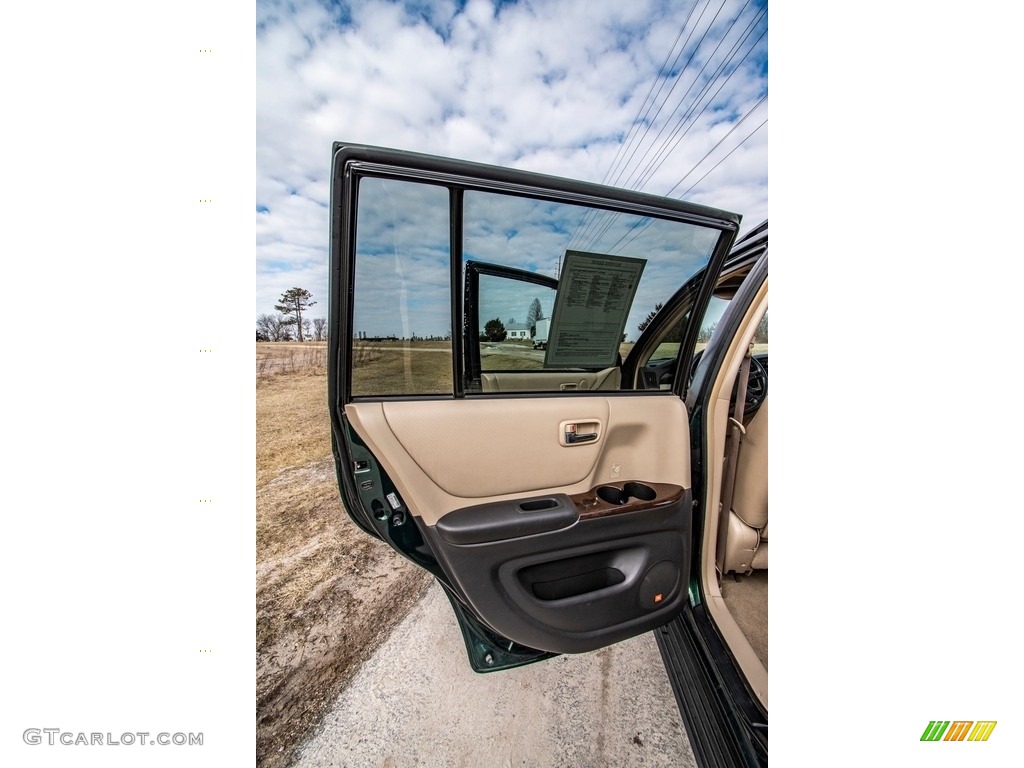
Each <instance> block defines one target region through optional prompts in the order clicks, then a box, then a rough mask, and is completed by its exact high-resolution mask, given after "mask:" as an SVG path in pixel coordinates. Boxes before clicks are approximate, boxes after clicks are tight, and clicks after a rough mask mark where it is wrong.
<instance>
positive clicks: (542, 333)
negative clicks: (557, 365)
mask: <svg viewBox="0 0 1024 768" xmlns="http://www.w3.org/2000/svg"><path fill="white" fill-rule="evenodd" d="M550 325H551V318H549V317H545V318H543V319H542V320H538V321H537V331H536V333H534V334H533V348H534V349H547V346H548V327H549V326H550Z"/></svg>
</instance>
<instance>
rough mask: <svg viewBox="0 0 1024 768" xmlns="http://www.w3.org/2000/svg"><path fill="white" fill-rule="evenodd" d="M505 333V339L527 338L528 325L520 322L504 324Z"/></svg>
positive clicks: (528, 336) (528, 334) (528, 333)
mask: <svg viewBox="0 0 1024 768" xmlns="http://www.w3.org/2000/svg"><path fill="white" fill-rule="evenodd" d="M505 333H507V334H508V336H507V337H506V340H507V341H517V340H522V339H526V340H529V339H530V326H528V325H523V324H521V323H511V324H509V325H506V326H505Z"/></svg>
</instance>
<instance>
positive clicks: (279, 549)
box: [256, 344, 429, 768]
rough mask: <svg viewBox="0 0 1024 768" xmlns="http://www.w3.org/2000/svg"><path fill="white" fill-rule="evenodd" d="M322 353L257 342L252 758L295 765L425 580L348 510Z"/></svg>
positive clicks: (270, 765) (276, 766)
mask: <svg viewBox="0 0 1024 768" xmlns="http://www.w3.org/2000/svg"><path fill="white" fill-rule="evenodd" d="M325 352H326V350H324V348H323V345H316V346H314V345H309V346H308V347H306V345H288V344H281V345H277V344H259V345H257V377H256V411H257V413H256V443H257V449H256V476H257V488H256V525H257V537H256V646H257V659H256V761H257V765H259V766H265V768H280V766H285V765H288V764H289V763H291V762H292V761H293V760H294V757H295V755H294V753H295V748H296V746H297V745H298V743H299V741H300V740H301V739H302V738H303V737H305V736H306V735H307V734H308V732H309V730H310V728H311V727H312V726H314V725H316V724H317V723H318V722H319V720H320V718H321V717H322V715H323V713H324V711H325V710H326V709H327V708H328V707H329V706H330V705H331V704H332V702H333V701H334V700H335V699H336V698H337V695H338V694H339V692H340V691H341V690H342V689H343V688H344V686H345V685H346V683H347V682H348V681H349V680H350V679H351V678H352V675H353V674H354V673H355V671H356V670H357V669H358V667H359V665H360V664H361V663H362V662H363V661H364V660H365V659H366V658H367V657H369V656H370V655H371V654H372V653H373V651H374V650H375V649H376V648H377V647H378V646H379V645H380V644H381V643H382V642H383V641H384V640H385V639H386V638H387V636H388V635H389V633H390V632H391V630H392V628H393V626H394V624H395V623H396V622H397V621H398V620H399V619H400V618H401V617H402V616H404V614H405V613H406V611H407V610H408V608H409V607H410V606H412V605H413V604H415V603H416V602H417V601H419V600H420V598H421V597H422V596H423V594H424V591H425V589H426V588H427V586H428V583H429V580H428V578H427V576H426V575H425V574H424V573H423V572H421V571H420V570H418V569H416V568H415V567H413V566H412V565H410V564H409V563H407V562H406V561H405V560H403V559H402V558H400V557H399V556H398V555H396V554H395V553H394V552H392V551H391V550H390V549H389V548H388V547H387V546H386V545H384V544H383V543H379V542H377V541H375V540H373V539H371V538H370V537H369V536H367V535H366V534H364V533H363V532H362V531H360V530H359V529H358V528H356V526H355V525H354V524H353V523H352V522H351V521H350V520H349V518H348V516H347V515H346V513H345V510H344V508H343V506H342V504H341V499H340V497H339V495H338V490H337V485H336V482H335V476H334V460H333V458H332V457H331V455H330V423H329V420H328V414H327V379H326V372H325V368H324V365H323V363H322V362H319V361H320V359H321V356H322V355H324V354H325ZM261 357H262V358H263V359H264V361H265V362H264V364H263V366H262V372H261V370H260V363H259V361H260V359H261Z"/></svg>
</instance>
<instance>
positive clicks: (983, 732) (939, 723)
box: [921, 720, 996, 741]
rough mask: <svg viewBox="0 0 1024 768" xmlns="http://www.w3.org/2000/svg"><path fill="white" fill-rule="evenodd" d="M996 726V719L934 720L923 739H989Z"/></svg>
mask: <svg viewBox="0 0 1024 768" xmlns="http://www.w3.org/2000/svg"><path fill="white" fill-rule="evenodd" d="M995 727H996V721H995V720H978V721H977V722H975V721H974V720H954V721H953V722H950V721H949V720H932V721H931V722H930V723H928V727H927V728H925V729H924V733H923V734H922V735H921V741H988V737H989V736H991V735H992V731H994V730H995Z"/></svg>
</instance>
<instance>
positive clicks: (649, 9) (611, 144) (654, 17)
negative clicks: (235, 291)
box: [255, 0, 768, 314]
mask: <svg viewBox="0 0 1024 768" xmlns="http://www.w3.org/2000/svg"><path fill="white" fill-rule="evenodd" d="M689 5H690V4H689V3H688V2H668V1H664V2H659V1H656V0H648V2H635V3H620V2H617V1H615V0H607V1H604V2H594V1H593V0H568V1H566V2H520V3H515V4H511V5H506V4H502V5H501V6H500V7H499V8H497V10H496V9H495V6H494V5H493V4H492V3H491V2H490V1H489V0H471V2H469V3H467V4H465V6H464V7H463V8H462V9H461V10H459V9H458V7H457V5H456V4H455V3H453V2H447V1H438V2H422V1H418V2H409V3H405V4H399V3H390V2H356V3H350V4H346V5H344V6H340V5H337V4H334V5H331V6H326V5H322V4H320V3H318V2H314V1H312V0H299V1H298V2H296V3H294V4H293V3H288V4H282V3H260V4H259V5H258V7H257V20H258V25H259V28H258V32H257V46H256V51H257V57H256V58H257V61H256V69H257V176H258V179H257V199H256V202H257V205H259V206H263V207H265V208H266V209H267V211H266V212H262V213H256V214H255V215H256V220H257V222H256V250H257V258H256V262H257V297H256V298H257V303H256V313H261V312H270V311H272V310H273V303H274V301H275V300H276V299H277V297H278V296H279V295H280V294H281V293H282V292H283V291H284V290H286V289H287V288H290V287H292V286H293V285H301V286H303V287H306V288H308V289H309V290H311V291H312V292H313V294H314V297H315V298H317V299H319V300H320V301H321V305H320V307H321V308H322V309H323V311H324V314H326V307H327V259H328V256H327V247H328V209H327V203H328V195H329V169H330V150H331V144H332V142H333V141H335V140H343V141H350V142H358V143H366V144H375V145H380V146H391V147H396V148H400V149H408V150H414V151H421V152H428V153H433V154H441V155H447V156H452V157H458V158H464V159H470V160H475V161H480V162H486V163H491V164H497V165H512V166H515V167H519V168H523V169H529V170H536V171H540V172H543V173H549V174H555V175H562V176H569V177H573V178H580V179H586V180H592V181H601V180H602V179H603V178H604V176H605V174H606V172H607V171H608V169H609V167H610V166H611V164H612V162H613V159H614V158H615V157H616V153H617V152H618V151H619V147H620V144H621V142H622V140H623V138H624V137H625V136H626V135H627V134H628V133H629V131H630V126H631V125H632V122H633V120H634V118H635V117H636V115H637V114H638V112H639V111H640V109H641V106H642V104H643V102H644V99H645V97H646V96H647V94H648V92H649V91H650V89H651V87H652V83H654V82H655V78H656V76H657V73H658V70H659V68H660V66H661V65H662V63H663V62H664V60H665V57H666V54H667V53H668V51H669V49H670V46H672V44H673V42H674V41H675V40H676V39H677V35H678V33H679V29H680V25H681V23H682V20H683V19H684V18H686V14H687V12H688V10H689ZM717 6H718V4H717V3H714V4H713V6H712V7H711V9H710V10H709V11H708V13H707V14H706V15H705V22H704V23H705V24H706V20H707V19H709V18H710V17H711V15H712V14H713V13H714V10H715V9H716V8H717ZM742 7H743V3H742V2H740V0H728V2H727V3H726V5H725V6H724V8H723V10H722V11H721V13H720V14H719V17H718V21H717V22H716V27H715V28H713V29H712V31H711V33H710V34H709V35H708V38H707V39H708V41H712V40H714V39H715V38H716V36H720V35H721V34H723V30H724V29H725V21H726V20H728V19H730V18H731V17H732V16H734V15H736V14H737V13H738V12H739V10H740V9H741V8H742ZM698 12H699V9H698ZM698 12H695V13H694V18H696V17H697V15H698ZM755 12H756V9H753V8H750V9H747V10H746V11H744V13H745V15H744V17H743V18H744V19H748V18H751V14H753V13H755ZM742 26H744V24H743V23H741V24H739V25H737V28H736V29H735V30H734V31H733V32H732V33H730V34H732V35H733V37H731V38H728V39H727V41H726V43H727V44H726V45H723V46H722V51H724V50H725V49H726V48H728V47H729V45H731V41H732V40H733V38H734V37H735V36H736V35H737V34H738V32H739V29H740V27H742ZM761 28H762V29H763V24H762V26H761ZM702 32H703V28H701V27H698V28H697V30H696V33H695V36H694V38H693V42H696V39H697V38H698V37H699V36H700V34H701V33H702ZM757 34H759V32H758V33H755V35H754V37H756V36H757ZM684 37H685V36H684ZM751 40H753V38H751ZM691 44H692V43H691ZM762 48H763V44H762ZM713 49H714V45H713V44H711V43H710V42H705V44H704V45H703V46H702V47H701V49H700V52H699V53H698V56H697V57H696V59H697V60H699V59H700V58H701V56H704V55H707V53H710V51H711V50H713ZM721 55H722V54H721V52H720V54H719V57H721ZM684 58H685V57H684ZM761 61H762V59H758V62H761ZM702 63H703V62H701V64H702ZM747 63H748V64H751V63H752V59H748V62H747ZM759 67H760V64H759V63H758V65H757V66H750V67H747V68H746V69H745V70H744V71H743V72H742V73H738V74H737V75H735V76H734V77H733V78H732V79H731V80H730V81H729V83H728V84H727V85H726V87H725V88H723V90H722V92H721V93H720V94H719V95H718V97H717V99H716V107H718V108H719V109H718V111H717V112H716V113H715V114H714V115H712V114H711V113H710V110H709V111H708V113H705V114H704V115H702V116H701V118H700V119H699V120H697V121H696V124H695V125H694V126H693V127H691V128H690V129H689V131H688V132H687V134H686V136H685V137H684V138H683V139H682V140H681V142H680V143H679V144H678V146H677V147H676V148H675V149H674V151H673V152H672V153H671V154H670V155H669V156H668V157H667V159H666V161H665V162H664V164H663V165H661V167H660V168H659V169H658V170H657V171H656V172H654V173H653V174H652V175H651V178H650V180H649V182H648V184H647V185H646V187H645V191H649V192H652V193H656V194H663V193H665V192H667V191H668V190H669V189H670V188H671V187H672V186H673V185H674V184H676V183H677V182H678V181H679V179H680V178H681V177H682V176H683V175H684V174H685V173H686V172H687V171H690V170H691V168H693V167H694V165H695V164H697V163H698V162H699V161H700V160H701V158H703V157H704V155H705V154H706V153H707V152H708V151H709V150H710V149H711V148H712V147H714V145H715V143H716V142H717V141H719V140H720V139H721V137H722V136H723V135H724V134H726V133H727V132H728V131H729V129H730V128H731V127H732V125H733V124H734V123H735V121H736V120H738V119H739V118H740V117H741V116H742V115H743V114H745V112H746V111H747V109H749V108H750V106H752V105H753V104H755V103H756V102H757V101H758V99H760V98H761V97H762V96H763V95H764V93H765V90H766V87H767V83H766V79H765V78H764V77H763V75H762V74H761V69H760V68H759ZM699 68H700V65H699V64H698V65H696V67H694V66H693V65H691V67H690V68H688V69H687V70H686V72H684V75H683V77H681V78H680V80H679V85H678V86H677V87H676V91H675V92H674V93H673V94H672V97H671V98H670V99H669V101H668V102H667V106H666V107H665V109H664V110H663V112H662V114H661V115H660V116H659V117H658V121H657V122H656V123H655V124H654V125H653V126H651V129H650V131H649V132H648V133H647V134H646V137H647V141H648V142H649V141H651V140H653V138H654V136H655V134H657V132H658V130H660V129H661V127H662V125H665V124H666V122H667V127H666V128H665V131H664V133H663V137H666V136H668V135H670V133H671V130H672V125H673V122H674V120H675V119H677V118H678V117H679V116H680V115H681V114H682V110H678V111H676V113H675V114H674V116H673V114H670V113H671V112H672V111H673V103H674V101H675V100H678V99H680V98H681V97H682V96H683V94H684V92H685V89H686V88H687V87H688V86H689V83H690V81H691V80H692V79H693V77H694V74H695V73H696V72H697V71H698V70H699ZM709 72H710V70H709V71H708V72H706V73H705V76H706V75H707V74H708V73H709ZM671 80H672V79H671V78H670V79H669V80H668V81H666V85H665V87H664V88H663V90H662V94H663V95H664V94H666V93H667V92H668V90H669V88H670V87H671ZM699 90H700V85H697V86H695V87H694V88H693V89H692V93H691V97H692V96H693V95H694V94H696V93H697V92H698V91H699ZM723 116H728V118H729V119H727V120H724V121H723V119H722V118H723ZM766 117H767V105H763V106H762V107H761V108H760V110H759V111H758V113H757V114H755V115H753V116H752V117H751V118H750V119H748V120H747V121H746V123H744V125H743V126H741V127H740V129H738V130H737V131H736V133H735V134H734V135H733V136H732V137H731V143H730V140H728V139H727V140H726V142H725V143H724V144H723V146H722V147H720V148H719V149H718V150H716V151H715V152H714V153H712V155H711V156H710V157H708V158H707V159H706V160H704V161H703V163H702V164H701V165H700V166H698V168H697V169H696V170H695V171H694V172H693V173H692V174H691V175H690V177H689V178H688V179H687V180H686V181H685V182H684V184H683V185H682V186H681V187H680V189H679V190H678V191H682V190H683V189H685V188H686V187H688V186H689V185H690V184H692V183H693V182H695V181H697V179H699V178H700V177H701V176H702V175H703V174H704V173H705V172H706V171H707V170H708V169H710V168H711V167H712V166H713V165H714V164H715V163H717V162H718V161H719V160H721V158H722V157H724V156H725V154H726V153H727V152H728V151H729V150H730V149H732V148H733V147H734V146H735V144H736V142H737V141H739V140H740V139H741V138H742V137H743V136H746V135H747V134H748V133H749V132H750V131H752V130H753V129H754V128H756V127H757V126H758V125H759V124H760V122H761V121H762V120H763V119H765V118H766ZM716 121H717V122H716ZM767 136H768V127H767V126H765V127H764V128H762V129H760V131H759V132H758V133H757V134H755V135H754V136H753V138H751V139H750V140H749V141H748V142H747V143H746V144H745V145H744V146H743V147H741V148H740V149H738V150H736V151H735V152H733V154H732V155H731V156H729V158H728V159H727V160H725V161H724V162H723V163H722V164H721V165H720V166H719V167H718V168H717V169H715V170H714V171H713V172H712V173H711V174H709V175H708V176H707V178H706V179H705V180H704V181H703V182H702V183H701V184H700V185H699V186H698V187H697V188H696V189H694V190H693V192H692V193H690V195H688V197H687V199H690V200H692V201H693V202H699V203H703V204H706V205H712V206H715V207H721V208H725V209H728V210H734V211H737V212H739V213H742V214H744V216H745V221H744V227H745V228H746V227H749V226H753V225H754V224H756V223H757V222H759V221H760V220H762V219H763V218H766V217H767V208H768V204H767V201H768V196H767ZM654 152H655V149H652V148H650V147H649V146H646V145H644V146H641V148H640V149H639V150H638V151H637V152H636V153H635V155H634V161H639V159H640V158H641V157H646V158H648V159H649V158H650V157H651V156H653V154H654ZM640 168H642V164H639V163H638V162H634V164H633V165H632V166H631V167H630V169H631V170H636V172H637V173H639V169H640ZM627 176H628V172H627V174H625V175H624V177H623V180H624V179H625V178H626V177H627ZM620 183H621V180H620Z"/></svg>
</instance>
